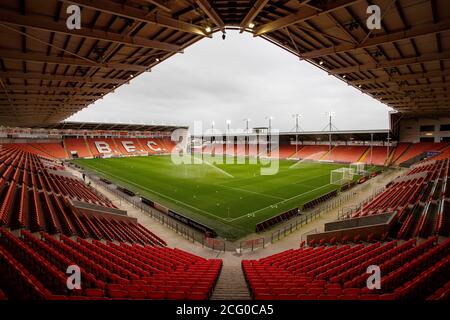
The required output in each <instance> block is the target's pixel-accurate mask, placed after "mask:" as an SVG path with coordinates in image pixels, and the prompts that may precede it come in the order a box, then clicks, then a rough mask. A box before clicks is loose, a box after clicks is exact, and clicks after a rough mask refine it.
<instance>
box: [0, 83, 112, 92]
mask: <svg viewBox="0 0 450 320" xmlns="http://www.w3.org/2000/svg"><path fill="white" fill-rule="evenodd" d="M6 90H8V92H10V91H42V92H69V93H75V92H76V93H78V94H83V93H108V92H110V91H111V89H104V88H89V87H82V88H79V87H77V88H72V87H57V86H37V85H19V84H12V85H6ZM0 93H1V92H0ZM12 94H14V93H12Z"/></svg>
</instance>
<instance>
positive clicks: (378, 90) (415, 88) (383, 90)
mask: <svg viewBox="0 0 450 320" xmlns="http://www.w3.org/2000/svg"><path fill="white" fill-rule="evenodd" d="M399 88H400V87H398V86H394V87H389V88H376V89H372V88H368V89H365V90H364V91H365V92H367V93H369V94H382V95H389V93H388V92H395V94H401V95H402V96H404V95H405V93H404V91H414V92H416V94H436V93H448V94H450V90H447V89H446V88H445V85H441V86H439V87H433V86H432V85H416V86H408V87H403V89H404V90H403V91H402V90H399ZM410 88H411V89H410ZM423 89H425V90H423Z"/></svg>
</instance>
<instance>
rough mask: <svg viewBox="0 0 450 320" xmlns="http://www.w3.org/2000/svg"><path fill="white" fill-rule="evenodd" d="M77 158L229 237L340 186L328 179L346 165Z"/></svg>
mask: <svg viewBox="0 0 450 320" xmlns="http://www.w3.org/2000/svg"><path fill="white" fill-rule="evenodd" d="M235 160H236V159H235ZM74 162H75V163H76V164H78V165H79V166H81V167H84V168H85V169H88V170H89V171H94V172H95V173H97V174H98V175H100V176H103V177H105V178H108V179H109V180H111V181H113V182H115V183H117V184H119V185H121V186H123V187H126V188H128V189H130V190H133V191H134V192H136V193H138V194H139V195H141V196H143V197H146V198H148V199H150V200H152V201H155V202H157V203H160V204H162V205H164V206H166V207H168V208H169V209H171V210H173V211H175V212H177V213H180V214H183V215H185V216H187V217H189V218H192V219H193V220H196V221H198V222H200V223H203V224H205V225H207V226H209V227H210V228H212V229H214V230H215V231H216V232H217V234H218V235H219V236H221V237H223V238H226V239H230V240H232V239H233V240H234V239H238V238H240V237H243V236H245V235H247V234H249V233H252V232H254V231H255V226H256V224H257V223H259V222H262V221H264V220H266V219H268V218H271V217H273V216H275V215H277V214H280V213H282V212H285V211H287V210H290V209H293V208H296V207H299V206H301V205H302V204H303V203H305V202H308V201H310V200H312V199H314V198H317V197H319V196H321V195H323V194H325V193H328V192H330V191H332V190H335V189H337V188H339V187H338V186H337V185H332V184H330V172H331V171H332V170H334V169H338V168H341V167H344V166H345V167H348V165H343V164H331V163H307V162H295V161H289V160H280V161H279V170H278V173H276V174H274V175H261V174H260V169H261V167H262V165H261V164H249V163H248V159H247V161H246V162H247V163H245V164H237V163H233V164H229V163H227V164H215V165H212V164H211V162H209V161H208V160H207V159H206V158H205V159H204V161H201V160H198V161H194V162H195V164H181V165H177V164H174V163H173V162H172V161H171V158H170V156H151V157H130V158H110V159H83V160H81V159H79V160H74ZM265 167H267V165H266V166H265Z"/></svg>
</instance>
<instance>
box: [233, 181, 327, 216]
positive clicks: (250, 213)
mask: <svg viewBox="0 0 450 320" xmlns="http://www.w3.org/2000/svg"><path fill="white" fill-rule="evenodd" d="M329 185H330V184H329V183H328V184H325V185H323V186H321V187H318V188H315V189H313V190H309V191H306V192H303V193H301V194H298V195H296V196H293V197H291V198H288V199H285V200H283V201H280V202H277V203H274V204H271V205H270V206H267V207H264V208H261V209H258V210H256V211H253V212H249V213H246V214H243V215H242V216H240V217H236V218H233V219H232V220H230V222H234V221H235V220H239V219H242V218H245V217H250V216H251V217H256V213H258V212H261V211H263V210H266V209H267V208H271V207H273V206H278V205H279V204H282V203H284V202H287V201H290V200H292V199H295V198H298V197H301V196H303V195H305V194H308V193H310V192H313V191H316V190H320V189H322V188H324V187H327V186H329Z"/></svg>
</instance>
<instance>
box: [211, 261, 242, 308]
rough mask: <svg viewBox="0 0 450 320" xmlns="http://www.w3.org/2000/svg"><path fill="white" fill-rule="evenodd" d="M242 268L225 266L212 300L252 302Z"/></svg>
mask: <svg viewBox="0 0 450 320" xmlns="http://www.w3.org/2000/svg"><path fill="white" fill-rule="evenodd" d="M250 299H251V297H250V291H249V290H248V288H247V283H246V281H245V278H244V273H243V272H242V268H241V266H223V267H222V271H221V273H220V277H219V280H218V281H217V285H216V288H215V289H214V292H213V294H212V296H211V300H250Z"/></svg>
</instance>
